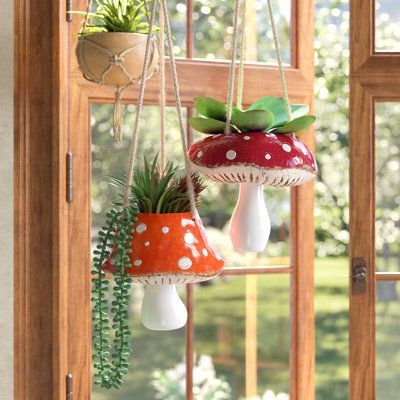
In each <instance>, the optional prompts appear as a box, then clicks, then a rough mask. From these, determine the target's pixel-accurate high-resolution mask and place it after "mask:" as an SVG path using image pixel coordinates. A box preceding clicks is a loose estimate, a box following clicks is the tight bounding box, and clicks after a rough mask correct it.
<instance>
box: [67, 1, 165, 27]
mask: <svg viewBox="0 0 400 400" xmlns="http://www.w3.org/2000/svg"><path fill="white" fill-rule="evenodd" d="M147 1H149V0H144V1H138V0H102V1H99V0H96V5H97V9H96V11H95V12H93V13H89V15H88V17H89V18H90V19H91V21H92V22H91V23H88V24H87V25H86V27H85V31H83V30H81V32H80V34H81V35H86V34H91V33H99V32H127V33H144V34H148V33H149V24H148V20H147V18H148V17H149V15H148V14H149V13H148V7H147V3H146V2H147ZM73 13H75V14H80V15H85V16H86V13H85V12H81V11H74V12H73ZM157 30H158V28H157V27H153V31H157Z"/></svg>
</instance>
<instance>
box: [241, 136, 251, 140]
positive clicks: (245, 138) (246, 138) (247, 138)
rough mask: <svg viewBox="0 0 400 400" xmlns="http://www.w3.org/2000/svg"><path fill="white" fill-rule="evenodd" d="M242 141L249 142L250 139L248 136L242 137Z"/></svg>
mask: <svg viewBox="0 0 400 400" xmlns="http://www.w3.org/2000/svg"><path fill="white" fill-rule="evenodd" d="M243 139H244V140H250V139H251V137H250V136H243Z"/></svg>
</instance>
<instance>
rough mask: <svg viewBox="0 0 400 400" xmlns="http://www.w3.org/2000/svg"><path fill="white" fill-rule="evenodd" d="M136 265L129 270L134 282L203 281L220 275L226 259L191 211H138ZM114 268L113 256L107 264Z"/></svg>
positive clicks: (134, 245)
mask: <svg viewBox="0 0 400 400" xmlns="http://www.w3.org/2000/svg"><path fill="white" fill-rule="evenodd" d="M136 216H137V218H138V220H137V221H136V222H135V227H134V232H133V239H132V245H131V248H132V252H131V253H130V260H131V264H132V266H131V267H130V268H129V269H128V270H127V272H128V274H129V275H130V276H131V277H132V278H133V281H134V282H139V283H143V284H153V285H154V284H156V285H157V284H183V283H192V282H200V281H205V280H208V279H211V278H212V277H213V276H215V275H218V274H219V273H220V271H221V269H222V267H223V266H224V261H223V259H222V258H221V257H220V256H219V255H218V254H217V253H216V252H215V251H214V250H213V248H212V247H211V246H210V244H209V243H208V240H207V236H206V231H205V229H204V227H203V225H202V223H201V219H200V218H199V217H196V218H195V219H193V218H192V215H191V213H189V212H186V213H174V214H137V215H136ZM103 268H104V269H105V270H106V271H113V270H114V268H115V267H114V265H113V263H112V257H111V258H110V259H109V260H108V261H107V262H106V263H105V264H104V266H103Z"/></svg>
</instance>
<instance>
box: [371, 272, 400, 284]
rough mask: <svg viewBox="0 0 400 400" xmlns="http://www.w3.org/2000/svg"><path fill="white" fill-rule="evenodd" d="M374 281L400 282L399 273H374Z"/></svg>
mask: <svg viewBox="0 0 400 400" xmlns="http://www.w3.org/2000/svg"><path fill="white" fill-rule="evenodd" d="M375 279H376V280H377V281H390V282H395V281H396V282H398V281H400V273H399V272H376V273H375Z"/></svg>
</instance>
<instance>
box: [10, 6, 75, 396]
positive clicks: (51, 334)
mask: <svg viewBox="0 0 400 400" xmlns="http://www.w3.org/2000/svg"><path fill="white" fill-rule="evenodd" d="M14 26H15V28H14V29H15V35H14V121H15V122H14V132H15V134H14V138H15V139H14V238H15V242H14V243H15V244H14V270H15V273H14V359H15V362H14V398H15V399H18V400H27V399H32V400H39V399H42V400H43V399H63V398H64V397H65V376H66V374H67V372H68V369H67V360H68V357H67V353H68V346H67V337H68V330H67V285H68V276H67V273H68V239H67V234H68V231H67V219H66V218H65V217H66V215H67V203H66V201H65V198H66V197H65V195H66V193H65V183H66V181H65V173H64V172H65V162H66V160H65V154H66V150H67V124H66V121H67V119H66V117H67V109H66V107H67V101H66V98H67V96H66V91H67V85H66V84H67V65H66V59H67V58H66V54H67V52H66V49H67V46H66V45H67V42H66V39H67V34H66V32H67V25H66V23H65V2H63V1H52V0H31V1H28V0H15V1H14Z"/></svg>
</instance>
